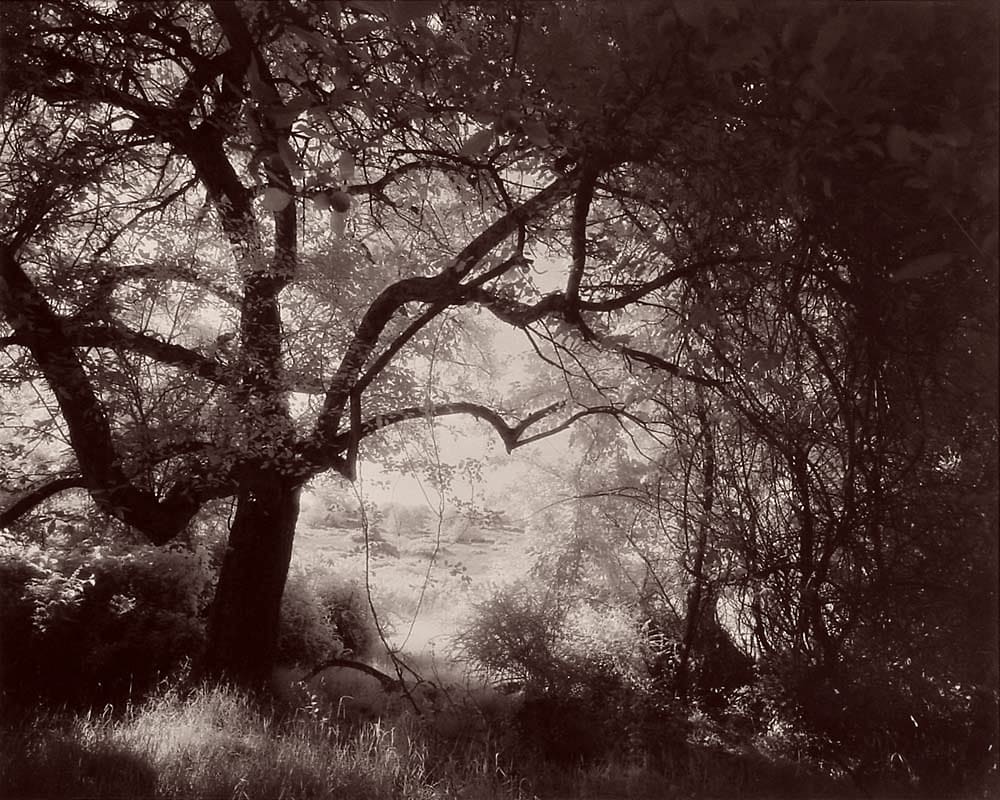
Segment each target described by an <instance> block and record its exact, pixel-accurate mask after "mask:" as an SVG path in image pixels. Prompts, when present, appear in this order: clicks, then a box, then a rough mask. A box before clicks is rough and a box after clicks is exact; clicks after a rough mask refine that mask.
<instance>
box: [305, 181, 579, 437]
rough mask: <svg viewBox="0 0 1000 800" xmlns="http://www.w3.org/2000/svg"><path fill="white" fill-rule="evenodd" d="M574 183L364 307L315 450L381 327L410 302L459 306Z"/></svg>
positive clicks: (549, 189)
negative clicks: (471, 281) (497, 253)
mask: <svg viewBox="0 0 1000 800" xmlns="http://www.w3.org/2000/svg"><path fill="white" fill-rule="evenodd" d="M577 180H578V177H577V174H576V173H571V174H570V175H566V176H562V177H559V178H557V179H556V180H554V181H553V182H552V183H550V184H549V185H548V186H546V187H545V188H544V189H542V190H541V191H539V192H538V193H537V194H535V195H534V196H533V197H532V198H530V199H529V200H527V201H525V202H524V203H522V204H521V205H519V206H518V207H517V208H515V209H514V210H513V211H510V212H508V213H507V214H505V215H504V216H502V217H500V219H498V220H496V221H495V222H494V223H493V224H492V225H490V226H489V227H488V228H487V229H486V230H485V231H483V232H482V233H480V234H479V236H477V237H476V238H475V239H473V240H472V242H470V243H469V244H468V245H467V246H466V247H465V248H464V249H463V250H462V251H461V252H460V253H459V254H458V255H457V256H456V257H455V259H454V261H453V262H452V263H451V265H450V266H448V267H447V268H446V269H445V270H444V271H442V272H440V273H438V274H437V275H434V276H432V277H413V278H404V279H403V280H401V281H397V282H396V283H394V284H392V285H391V286H389V287H387V288H386V289H384V290H382V292H381V293H380V294H379V296H378V297H376V298H375V300H374V302H372V304H371V305H370V306H369V307H368V311H367V312H366V313H365V315H364V317H363V319H362V320H361V324H360V325H359V326H358V330H357V332H356V333H355V334H354V338H353V340H352V341H351V343H350V344H349V345H348V347H347V351H346V352H345V353H344V357H343V358H342V359H341V362H340V366H339V367H338V368H337V372H336V374H335V375H334V377H333V379H332V380H331V382H330V386H329V389H328V390H327V394H326V399H325V401H324V403H323V410H322V411H321V412H320V415H319V419H318V420H317V422H316V427H315V429H314V432H313V436H312V440H313V443H314V446H316V447H317V448H320V449H322V448H323V447H324V444H328V443H330V442H332V441H333V439H334V438H335V437H336V436H337V429H338V427H339V425H340V418H341V415H342V414H343V410H344V405H345V403H346V402H347V398H348V396H349V394H350V392H351V391H352V390H353V389H354V387H355V385H356V384H357V381H358V379H359V377H360V376H361V370H362V369H363V367H364V365H365V363H366V362H367V361H368V358H369V357H370V356H371V354H372V352H373V351H374V350H375V347H376V345H377V344H378V340H379V337H380V336H381V335H382V332H383V331H384V330H385V327H386V325H388V324H389V320H390V319H391V318H392V316H393V314H395V313H396V312H397V311H398V310H399V309H400V308H401V307H402V306H403V305H405V304H406V303H409V302H413V301H419V302H424V303H445V304H446V305H450V304H451V303H454V302H458V300H459V298H460V297H461V296H462V295H463V294H464V293H465V292H466V291H467V287H464V286H462V284H461V283H460V282H461V280H462V279H463V278H465V277H466V276H468V274H469V273H470V272H471V271H472V270H473V269H474V268H475V266H476V265H477V264H478V263H479V262H480V261H481V260H482V259H483V258H484V257H485V256H486V255H488V254H489V253H490V252H491V251H492V250H493V248H494V247H496V246H497V245H498V244H499V243H500V242H502V241H503V240H504V239H505V238H506V237H507V236H509V235H510V234H511V233H513V232H514V231H516V230H518V228H519V227H520V226H521V225H522V224H524V223H525V222H527V221H528V220H530V219H532V218H533V217H535V216H536V215H538V214H540V213H541V212H543V211H545V210H547V209H549V208H551V207H553V206H555V205H556V204H558V203H559V202H561V201H562V200H564V199H565V198H566V197H568V196H569V194H570V193H571V192H572V190H573V188H574V186H575V185H576V182H577Z"/></svg>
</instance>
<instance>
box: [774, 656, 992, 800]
mask: <svg viewBox="0 0 1000 800" xmlns="http://www.w3.org/2000/svg"><path fill="white" fill-rule="evenodd" d="M760 691H761V694H762V696H765V697H766V698H767V701H768V702H769V704H771V706H772V707H773V708H774V709H775V710H776V713H778V714H782V715H784V716H785V717H786V718H794V719H797V720H798V722H799V725H800V727H801V729H802V730H803V731H804V732H807V733H808V734H809V735H811V736H812V738H813V741H814V743H815V744H814V746H813V747H812V748H811V749H812V751H813V752H812V755H820V754H822V753H823V752H827V753H831V752H832V753H839V754H840V757H841V759H842V760H843V761H844V762H846V763H847V764H848V765H849V766H850V767H851V771H852V773H853V774H854V776H855V777H856V778H857V779H858V781H859V782H860V783H861V784H862V785H865V786H868V787H869V788H870V789H871V790H872V791H880V790H881V789H882V786H883V785H884V784H885V783H886V782H887V781H888V782H892V783H895V784H898V785H909V786H914V787H917V788H919V790H920V791H921V792H922V793H924V794H927V795H929V796H934V797H946V796H965V795H966V794H967V793H968V792H970V791H973V790H974V788H975V787H984V786H985V785H986V784H987V783H989V782H990V781H992V782H994V783H996V779H997V775H996V759H997V756H996V744H997V739H996V733H997V698H996V695H995V694H994V693H993V692H992V691H990V690H988V689H984V688H981V687H975V686H970V685H963V684H961V683H959V682H957V681H956V680H955V679H954V678H952V677H949V676H947V675H933V674H931V673H930V672H929V671H927V670H926V669H925V668H921V667H920V666H918V665H916V664H913V663H910V664H908V663H906V662H905V661H899V660H896V661H887V660H885V659H879V660H876V659H871V658H869V659H863V660H862V659H856V658H855V659H851V660H846V659H845V661H844V662H843V663H841V664H840V665H838V668H837V669H836V670H832V669H821V668H815V667H814V668H808V667H803V666H802V665H796V664H793V663H788V662H787V661H782V660H780V659H773V660H771V661H770V662H768V663H767V664H766V665H765V667H764V669H763V680H762V682H761V689H760Z"/></svg>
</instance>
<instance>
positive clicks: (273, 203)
mask: <svg viewBox="0 0 1000 800" xmlns="http://www.w3.org/2000/svg"><path fill="white" fill-rule="evenodd" d="M291 199H292V196H291V195H290V194H289V193H288V192H286V191H285V190H284V189H278V188H277V187H275V186H269V187H268V188H267V189H265V190H264V208H266V209H267V210H268V211H281V210H282V209H283V208H284V207H285V206H287V205H288V204H289V202H291Z"/></svg>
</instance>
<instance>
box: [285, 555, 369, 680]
mask: <svg viewBox="0 0 1000 800" xmlns="http://www.w3.org/2000/svg"><path fill="white" fill-rule="evenodd" d="M379 644H380V640H379V635H378V629H377V628H376V626H375V621H374V619H373V618H372V614H371V610H370V608H369V606H368V597H367V594H366V593H365V588H364V586H363V585H362V584H361V583H360V582H358V581H354V580H345V579H342V578H340V577H338V576H336V575H334V574H331V573H329V572H326V571H321V570H312V571H308V572H307V571H304V570H298V571H293V572H292V573H291V574H290V575H289V578H288V583H287V584H286V585H285V594H284V596H283V598H282V603H281V635H280V639H279V642H278V663H280V664H284V665H293V664H301V665H315V664H318V663H320V662H322V661H325V660H326V659H328V658H332V657H336V656H341V655H343V656H350V657H351V658H355V659H367V658H370V657H371V656H373V655H374V654H375V652H376V651H377V650H378V648H379Z"/></svg>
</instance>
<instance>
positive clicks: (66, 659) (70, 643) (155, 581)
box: [0, 540, 379, 706]
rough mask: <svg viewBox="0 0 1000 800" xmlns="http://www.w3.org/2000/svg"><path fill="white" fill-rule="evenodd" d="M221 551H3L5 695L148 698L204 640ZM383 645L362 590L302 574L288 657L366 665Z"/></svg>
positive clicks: (0, 646)
mask: <svg viewBox="0 0 1000 800" xmlns="http://www.w3.org/2000/svg"><path fill="white" fill-rule="evenodd" d="M216 555H217V554H215V552H214V549H213V548H212V547H200V546H196V547H193V548H160V547H153V546H149V545H124V544H101V545H95V544H92V543H91V542H90V541H89V540H78V541H77V542H76V543H75V544H66V545H65V546H63V547H57V546H49V547H46V548H44V549H43V548H40V547H38V546H37V545H19V544H7V545H4V546H3V547H2V548H0V653H2V659H0V696H2V698H3V700H4V705H5V706H18V705H30V704H35V703H38V702H48V703H53V704H64V703H66V704H70V705H90V704H96V705H102V704H104V703H119V702H121V701H124V700H138V699H140V698H142V697H144V696H145V695H146V694H147V693H148V692H149V690H151V689H152V688H153V687H154V686H155V685H156V684H157V682H158V681H159V680H160V679H161V678H163V677H165V676H167V675H168V674H170V673H171V672H174V671H176V670H177V669H178V668H179V667H181V666H182V665H183V664H185V663H190V664H191V665H192V666H194V667H197V663H198V659H199V656H200V655H201V652H202V649H203V647H204V644H205V635H206V627H207V621H208V614H209V606H210V603H211V599H212V592H213V588H214V584H215V581H216V577H217V574H218V563H219V559H218V558H217V557H216ZM378 645H379V637H378V632H377V629H376V628H375V624H374V622H373V620H372V616H371V613H370V611H369V609H368V603H367V596H366V594H365V591H364V587H363V586H362V585H360V584H358V583H357V582H353V581H347V580H341V579H339V578H337V577H336V576H333V575H331V574H329V573H326V572H320V571H315V572H311V573H308V574H307V573H304V572H295V573H293V574H292V575H291V576H290V578H289V582H288V585H287V589H286V591H285V595H284V598H283V602H282V632H281V639H280V658H281V661H282V662H284V663H286V664H310V665H311V664H315V663H318V662H319V661H322V660H324V659H326V658H329V657H331V656H336V655H341V654H346V653H347V652H350V653H351V654H352V656H353V657H355V658H368V657H370V656H371V655H372V654H373V653H374V652H375V651H376V650H377V649H378Z"/></svg>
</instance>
